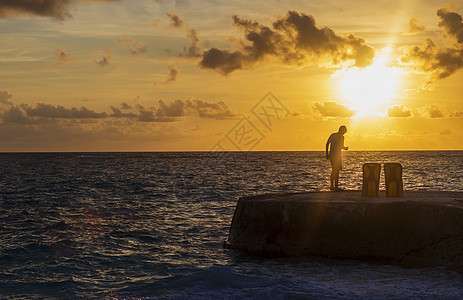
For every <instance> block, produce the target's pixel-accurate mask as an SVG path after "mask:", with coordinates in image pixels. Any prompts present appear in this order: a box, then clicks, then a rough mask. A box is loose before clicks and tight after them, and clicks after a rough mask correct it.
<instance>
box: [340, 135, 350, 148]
mask: <svg viewBox="0 0 463 300" xmlns="http://www.w3.org/2000/svg"><path fill="white" fill-rule="evenodd" d="M342 149H344V150H349V147H346V146H344V137H342Z"/></svg>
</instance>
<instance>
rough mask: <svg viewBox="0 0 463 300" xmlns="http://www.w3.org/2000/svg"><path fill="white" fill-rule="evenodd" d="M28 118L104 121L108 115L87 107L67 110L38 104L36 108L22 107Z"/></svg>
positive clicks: (61, 107) (56, 106) (62, 107)
mask: <svg viewBox="0 0 463 300" xmlns="http://www.w3.org/2000/svg"><path fill="white" fill-rule="evenodd" d="M22 108H23V109H24V111H25V112H26V114H27V116H28V117H41V118H52V119H104V118H106V116H107V115H106V113H104V112H102V113H97V112H95V111H93V110H90V109H88V108H86V107H81V108H75V107H72V108H65V107H64V106H61V105H52V104H45V103H37V104H36V105H35V106H34V107H32V106H29V105H22Z"/></svg>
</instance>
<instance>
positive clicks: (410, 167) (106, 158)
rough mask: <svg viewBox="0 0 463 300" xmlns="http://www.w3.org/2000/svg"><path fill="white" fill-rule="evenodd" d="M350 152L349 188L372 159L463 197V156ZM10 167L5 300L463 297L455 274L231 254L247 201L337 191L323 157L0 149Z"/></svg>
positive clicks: (2, 198)
mask: <svg viewBox="0 0 463 300" xmlns="http://www.w3.org/2000/svg"><path fill="white" fill-rule="evenodd" d="M343 159H344V169H343V171H342V173H341V179H340V182H341V186H342V187H343V188H346V189H356V190H359V189H360V188H361V178H362V174H361V166H362V164H363V163H365V162H380V163H385V162H398V163H401V164H402V165H403V172H404V173H403V178H404V186H405V189H406V190H446V191H463V182H462V178H463V152H461V151H424V152H423V151H415V152H413V151H412V152H351V151H348V152H345V153H344V158H343ZM0 166H1V168H0V298H1V299H3V298H6V299H8V298H14V299H21V298H24V299H127V298H128V299H132V298H142V299H335V298H338V299H391V298H392V299H410V298H431V299H436V298H446V299H449V298H450V299H452V298H453V299H461V298H462V297H463V277H462V275H460V274H458V273H455V272H453V271H450V270H447V269H445V268H402V267H397V266H391V265H377V264H369V263H365V262H357V261H345V260H328V259H322V258H284V259H262V258H259V257H254V256H251V255H247V254H244V253H240V252H237V251H232V250H224V249H222V244H223V241H224V240H225V239H226V238H227V236H228V231H229V227H230V223H231V219H232V216H233V212H234V209H235V207H236V203H237V200H238V198H239V197H241V196H246V195H254V194H262V193H275V192H303V191H320V190H327V189H328V188H329V172H330V165H329V162H328V161H327V160H326V159H325V157H324V152H235V153H232V154H231V155H230V153H221V152H172V153H11V154H10V153H3V154H0ZM383 178H384V177H383ZM382 181H383V180H382ZM382 188H384V184H383V183H382Z"/></svg>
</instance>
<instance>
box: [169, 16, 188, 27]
mask: <svg viewBox="0 0 463 300" xmlns="http://www.w3.org/2000/svg"><path fill="white" fill-rule="evenodd" d="M166 15H167V17H169V20H170V27H173V28H182V27H184V26H186V23H185V21H183V19H182V16H180V15H178V14H174V13H167V14H166Z"/></svg>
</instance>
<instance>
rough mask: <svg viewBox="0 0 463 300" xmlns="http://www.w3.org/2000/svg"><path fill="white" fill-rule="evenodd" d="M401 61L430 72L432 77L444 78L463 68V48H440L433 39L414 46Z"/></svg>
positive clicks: (413, 67) (408, 65)
mask: <svg viewBox="0 0 463 300" xmlns="http://www.w3.org/2000/svg"><path fill="white" fill-rule="evenodd" d="M400 61H401V63H402V64H403V65H405V66H407V67H409V68H411V69H413V70H415V71H418V72H424V73H429V74H430V75H431V77H432V79H443V78H447V77H449V76H450V75H452V74H454V73H455V72H457V71H458V70H460V69H461V68H463V50H460V49H453V48H447V49H439V48H438V47H437V46H436V44H435V43H434V42H433V41H432V40H431V39H426V41H425V42H424V44H423V45H421V46H415V47H413V48H412V49H411V50H410V51H409V52H408V53H406V54H404V55H403V56H402V57H401V58H400Z"/></svg>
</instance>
